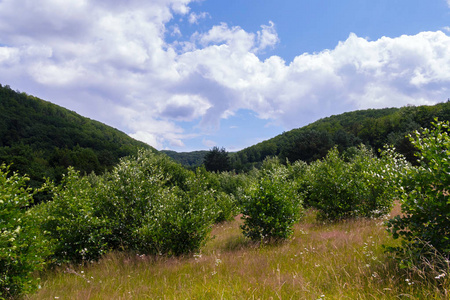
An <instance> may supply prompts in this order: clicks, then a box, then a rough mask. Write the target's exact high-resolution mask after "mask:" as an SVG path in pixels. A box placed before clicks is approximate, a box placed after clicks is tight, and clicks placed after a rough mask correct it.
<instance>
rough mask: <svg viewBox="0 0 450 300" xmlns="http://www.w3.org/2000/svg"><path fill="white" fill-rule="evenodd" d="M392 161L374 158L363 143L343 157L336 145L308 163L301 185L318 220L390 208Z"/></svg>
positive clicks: (371, 214)
mask: <svg viewBox="0 0 450 300" xmlns="http://www.w3.org/2000/svg"><path fill="white" fill-rule="evenodd" d="M347 160H348V161H347ZM393 162H394V161H393V160H392V161H390V160H389V158H388V157H386V158H382V159H379V158H377V157H376V156H374V155H373V153H372V152H371V151H370V150H368V149H367V148H366V147H365V146H360V147H359V148H357V149H355V151H354V153H353V154H352V156H351V157H349V158H347V159H344V158H342V157H341V156H340V155H339V152H338V150H337V148H336V147H335V148H334V149H332V150H330V151H329V152H328V154H327V156H326V157H325V158H324V159H323V160H321V161H316V162H314V163H312V164H311V165H310V166H309V168H308V171H307V175H305V176H303V179H302V180H304V182H302V183H300V185H301V186H303V187H304V188H305V194H306V202H307V204H308V205H311V206H313V207H315V208H317V209H318V210H319V218H321V219H325V220H339V219H345V218H350V217H378V216H381V215H383V214H386V213H388V212H389V211H390V209H391V207H392V203H393V200H394V195H395V185H394V184H392V182H391V180H390V179H391V177H392V176H394V175H393V174H394V173H393V172H391V171H388V170H393V169H394V168H395V166H394V165H392V164H393Z"/></svg>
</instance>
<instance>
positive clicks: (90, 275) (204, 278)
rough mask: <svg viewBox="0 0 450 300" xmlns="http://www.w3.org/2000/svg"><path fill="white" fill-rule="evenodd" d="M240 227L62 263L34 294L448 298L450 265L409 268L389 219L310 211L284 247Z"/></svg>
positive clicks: (225, 226) (236, 223)
mask: <svg viewBox="0 0 450 300" xmlns="http://www.w3.org/2000/svg"><path fill="white" fill-rule="evenodd" d="M240 224H241V221H240V219H239V218H238V217H237V218H236V219H235V220H234V221H232V222H228V223H223V224H220V225H216V226H215V227H214V228H213V231H212V234H213V235H214V236H215V237H214V238H213V239H211V240H210V241H209V242H208V243H207V245H206V246H205V247H204V248H203V250H202V252H201V253H198V254H195V255H191V256H189V257H182V258H174V257H149V256H144V255H136V254H123V253H110V254H108V255H106V256H105V257H104V258H102V259H101V260H100V261H99V262H95V263H91V264H87V265H78V266H64V267H60V268H59V269H57V270H54V271H50V272H47V273H46V274H45V277H44V278H43V280H42V288H41V289H40V290H39V291H38V292H37V293H36V294H34V295H30V296H29V299H449V296H450V292H449V287H450V281H449V279H448V277H449V274H448V268H447V269H446V270H433V269H429V270H428V269H423V268H422V269H420V270H419V269H418V270H416V271H410V270H409V271H408V270H405V269H400V268H399V267H398V266H397V264H395V263H394V261H392V259H390V258H389V256H388V255H387V254H385V253H384V251H383V246H382V245H395V243H396V241H393V240H392V239H391V238H390V237H389V236H388V234H387V233H386V231H385V227H384V226H383V221H382V220H351V221H345V222H338V223H333V224H321V223H318V222H316V221H315V218H314V212H313V211H309V212H308V213H307V215H306V216H305V218H304V221H302V222H301V223H299V224H296V226H295V230H294V236H293V237H292V239H291V240H289V241H288V242H286V243H283V244H279V245H258V244H255V243H252V242H250V241H248V240H246V239H245V238H244V237H243V235H242V233H241V231H240V229H239V225H240ZM442 274H444V275H443V276H441V275H442ZM435 277H437V278H435Z"/></svg>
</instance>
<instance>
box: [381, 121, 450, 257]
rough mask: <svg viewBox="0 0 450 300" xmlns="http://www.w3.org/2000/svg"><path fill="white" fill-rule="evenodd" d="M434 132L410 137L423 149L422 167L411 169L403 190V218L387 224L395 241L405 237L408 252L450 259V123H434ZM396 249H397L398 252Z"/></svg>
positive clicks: (405, 177) (419, 133) (424, 131)
mask: <svg viewBox="0 0 450 300" xmlns="http://www.w3.org/2000/svg"><path fill="white" fill-rule="evenodd" d="M431 124H432V128H431V129H423V130H421V131H420V132H418V131H416V132H415V133H414V134H413V135H410V140H411V142H412V143H413V145H414V146H415V147H416V148H417V149H418V150H419V153H418V155H417V157H418V162H419V166H418V167H416V168H410V169H409V170H407V172H406V174H405V176H404V179H403V180H404V184H403V186H404V189H402V190H400V197H401V201H402V213H403V215H402V216H397V217H395V218H394V219H392V220H389V221H388V222H387V225H388V230H389V231H390V232H391V233H392V234H393V236H394V238H399V237H401V238H402V241H403V247H402V248H397V249H396V250H397V253H398V254H400V255H401V253H402V252H404V251H403V250H404V249H410V250H409V251H408V252H410V253H409V255H411V253H413V254H415V255H416V256H422V255H425V256H426V255H427V252H429V250H430V249H431V250H433V249H434V250H433V251H432V252H435V251H437V252H438V253H441V254H442V255H444V257H446V258H447V261H448V259H449V257H450V195H449V187H450V173H449V170H450V136H449V122H448V121H447V122H442V121H438V120H437V119H436V120H435V122H432V123H431ZM394 250H395V249H394Z"/></svg>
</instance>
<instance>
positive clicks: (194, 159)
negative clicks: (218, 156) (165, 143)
mask: <svg viewBox="0 0 450 300" xmlns="http://www.w3.org/2000/svg"><path fill="white" fill-rule="evenodd" d="M161 152H162V153H164V154H166V155H167V156H169V157H170V158H172V159H173V160H174V161H176V162H178V163H180V164H182V165H183V166H185V167H188V168H192V169H194V168H196V167H199V166H201V165H202V164H203V161H204V159H205V156H206V154H207V153H208V151H206V150H200V151H191V152H176V151H171V150H161Z"/></svg>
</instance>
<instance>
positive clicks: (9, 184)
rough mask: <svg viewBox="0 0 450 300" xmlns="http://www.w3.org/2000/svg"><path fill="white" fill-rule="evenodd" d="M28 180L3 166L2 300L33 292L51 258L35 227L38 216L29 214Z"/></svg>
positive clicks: (0, 184)
mask: <svg viewBox="0 0 450 300" xmlns="http://www.w3.org/2000/svg"><path fill="white" fill-rule="evenodd" d="M28 180H29V179H28V177H23V176H20V175H18V174H17V173H13V174H9V168H8V167H6V166H5V165H4V164H2V165H0V299H1V298H5V297H6V298H9V297H16V296H18V295H20V294H22V293H26V292H30V291H33V290H34V289H35V288H36V287H37V284H38V279H37V278H36V277H34V276H33V273H35V272H36V271H39V270H42V268H43V267H44V265H45V259H46V257H47V256H48V255H50V250H49V245H48V242H47V241H46V240H45V239H44V238H43V236H42V234H41V233H40V232H39V230H38V228H37V227H36V226H35V216H34V215H33V214H32V213H31V212H30V211H29V210H27V206H29V205H30V204H31V203H32V199H33V194H34V193H35V192H36V191H35V192H32V191H31V189H29V188H26V182H27V181H28Z"/></svg>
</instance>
